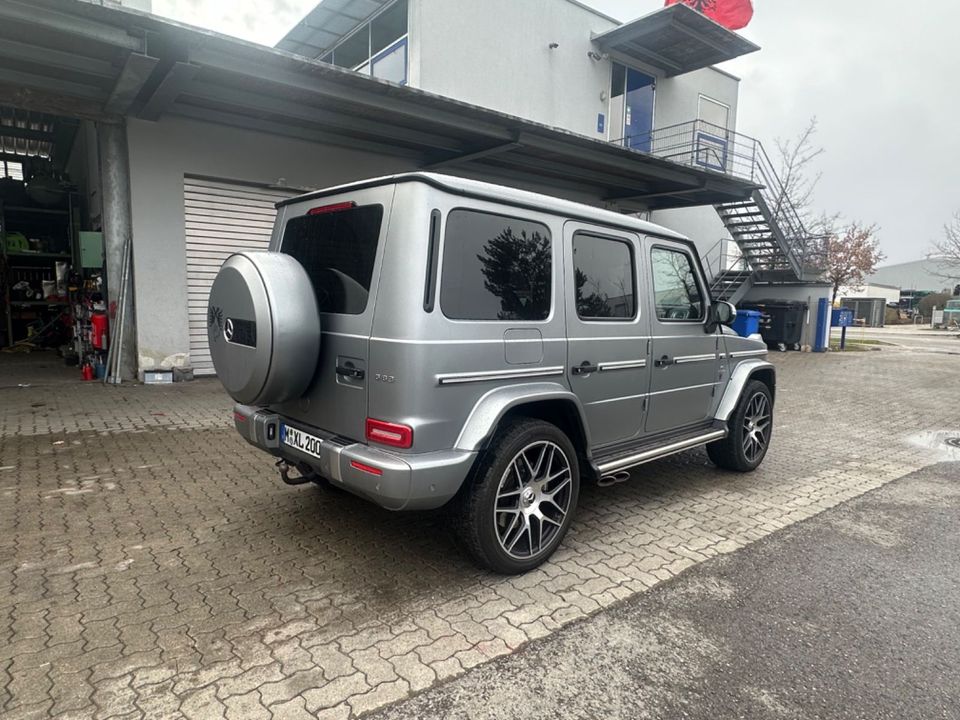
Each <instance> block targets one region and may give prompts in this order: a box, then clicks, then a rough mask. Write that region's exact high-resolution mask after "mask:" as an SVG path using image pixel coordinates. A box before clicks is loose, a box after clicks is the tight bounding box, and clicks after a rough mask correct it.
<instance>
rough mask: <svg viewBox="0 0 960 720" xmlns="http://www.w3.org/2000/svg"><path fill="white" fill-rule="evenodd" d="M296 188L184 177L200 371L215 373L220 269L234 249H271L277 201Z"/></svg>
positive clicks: (192, 323) (193, 335)
mask: <svg viewBox="0 0 960 720" xmlns="http://www.w3.org/2000/svg"><path fill="white" fill-rule="evenodd" d="M294 194H296V191H294V190H288V191H284V190H273V189H269V188H263V187H257V186H254V185H241V184H239V183H229V182H218V181H215V180H202V179H199V178H189V177H188V178H184V181H183V205H184V219H185V235H186V245H187V312H188V313H189V328H190V363H191V365H192V366H193V371H194V373H195V374H196V375H214V374H216V372H215V370H214V369H213V362H212V361H211V359H210V348H209V346H208V345H207V300H208V298H209V296H210V287H211V285H213V279H214V278H215V277H216V275H217V271H218V270H219V269H220V266H221V265H222V264H223V261H224V260H226V259H227V258H228V257H230V255H232V254H233V253H235V252H240V251H243V250H266V249H267V247H268V246H269V244H270V233H271V232H272V230H273V221H274V219H275V217H276V209H275V208H274V205H275V203H276V202H277V201H279V200H282V199H284V198H287V197H290V196H291V195H294Z"/></svg>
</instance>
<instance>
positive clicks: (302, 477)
mask: <svg viewBox="0 0 960 720" xmlns="http://www.w3.org/2000/svg"><path fill="white" fill-rule="evenodd" d="M294 469H296V471H297V473H298V475H297V476H296V477H290V472H291V471H292V470H294ZM277 470H279V471H280V479H281V480H283V482H284V483H286V484H287V485H306V484H307V483H309V482H313V481H314V478H315V477H316V474H315V473H312V472H310V473H305V472H304V471H303V469H302V468H300V467H297V468H294V467H293V466H292V465H290V463H288V462H287V461H286V460H277Z"/></svg>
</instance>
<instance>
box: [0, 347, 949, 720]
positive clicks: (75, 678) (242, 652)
mask: <svg viewBox="0 0 960 720" xmlns="http://www.w3.org/2000/svg"><path fill="white" fill-rule="evenodd" d="M774 359H775V361H776V362H777V363H778V365H779V366H780V388H779V394H778V406H777V411H778V424H777V427H776V431H775V434H774V446H773V448H772V450H771V453H770V455H769V456H768V458H767V461H766V462H765V464H764V465H763V467H762V468H761V469H760V470H759V471H758V472H756V473H754V474H751V475H745V476H744V475H735V474H726V473H721V472H719V471H717V470H716V469H715V468H713V467H712V466H711V465H710V464H709V463H708V462H707V460H706V457H705V455H704V454H703V453H702V452H700V451H697V452H691V453H687V454H684V455H679V456H675V457H674V458H671V459H669V460H665V461H661V462H658V463H655V464H651V465H648V466H646V467H644V468H643V469H642V470H641V471H640V472H638V473H636V475H637V477H636V478H635V480H634V481H633V482H630V483H625V484H622V485H618V486H616V487H613V488H609V489H606V490H600V489H597V488H588V489H586V490H585V491H584V492H583V493H582V496H581V500H580V507H579V510H578V516H577V519H576V521H575V522H574V524H573V527H572V528H571V532H570V534H569V535H568V537H567V540H566V542H565V544H564V547H562V548H561V550H560V551H559V552H558V553H557V555H556V556H555V559H554V560H553V561H551V562H550V563H549V564H548V565H546V566H545V567H543V568H542V569H540V570H537V571H534V572H532V573H529V574H527V575H525V576H522V577H517V578H501V577H498V576H494V575H490V574H486V573H483V572H480V571H478V570H477V569H475V568H474V567H473V566H472V565H471V564H470V563H469V562H468V561H466V560H465V559H464V557H463V556H462V555H461V554H460V553H459V552H458V551H457V549H456V546H455V545H454V544H453V542H452V541H451V539H450V538H449V536H448V534H447V532H446V530H445V525H444V522H443V517H442V514H439V513H432V514H417V515H393V514H390V513H387V512H385V511H381V510H378V509H377V508H374V507H372V506H370V505H368V504H366V503H364V502H362V501H360V500H357V499H355V498H353V497H351V496H348V495H345V494H342V493H339V492H334V491H323V490H321V489H319V488H315V487H312V486H311V487H307V488H303V487H301V488H288V487H286V486H284V485H282V484H280V482H279V480H278V479H277V478H276V476H275V474H274V471H273V469H272V463H271V461H270V458H268V457H267V456H265V455H263V454H261V453H259V452H257V451H255V450H254V449H253V448H250V447H249V446H247V445H246V444H244V443H243V441H242V440H241V439H240V438H239V437H238V436H237V435H236V434H235V433H234V431H233V429H232V427H230V422H231V421H230V413H229V408H230V403H229V401H228V398H227V397H226V396H225V395H224V394H223V393H222V391H221V390H220V387H219V385H218V384H217V383H216V382H215V381H197V382H194V383H190V384H183V385H175V386H167V387H144V386H133V385H131V386H123V387H120V388H113V387H103V386H101V385H99V384H94V383H86V384H84V383H75V384H64V383H59V384H50V385H44V384H42V380H41V384H31V387H27V388H20V387H16V386H13V387H10V383H8V382H3V381H2V380H3V378H0V530H2V532H0V716H2V717H4V718H10V719H13V718H26V717H50V716H56V717H75V718H110V717H123V718H135V717H149V718H170V717H192V718H193V717H197V718H217V717H227V718H260V717H263V718H269V717H275V718H298V717H308V716H319V717H321V718H328V717H329V718H347V717H349V716H351V715H359V714H363V713H366V712H368V711H370V710H372V709H374V708H377V707H380V706H383V705H385V704H387V703H390V702H392V701H395V700H398V699H400V698H403V697H406V696H408V695H409V694H411V693H414V692H417V691H420V690H423V689H425V688H427V687H429V686H431V685H433V684H434V683H437V682H439V681H442V680H445V679H448V678H451V677H454V676H457V675H460V674H462V673H463V672H465V671H466V670H468V669H470V668H472V667H474V666H476V665H478V664H480V663H483V662H485V661H487V660H489V659H490V658H494V657H497V656H500V655H504V654H507V653H511V652H513V651H514V650H516V649H517V648H518V647H520V646H521V645H523V644H524V643H526V642H527V641H529V640H532V639H537V638H540V637H543V636H545V635H548V634H550V633H551V632H552V631H554V630H556V629H557V628H559V627H560V626H562V625H564V624H567V623H569V622H570V621H572V620H575V619H577V618H580V617H582V616H584V615H586V614H590V613H594V612H596V611H598V610H600V609H602V608H605V607H608V606H610V605H612V604H613V603H616V602H617V601H619V600H621V599H624V598H627V597H630V596H632V595H635V594H637V593H641V592H644V591H645V590H647V589H648V588H650V587H653V586H654V585H656V584H657V583H659V582H661V581H663V580H665V579H667V578H670V577H671V576H673V575H675V574H676V573H679V572H681V571H682V570H683V569H685V568H687V567H690V566H691V565H693V564H696V563H698V562H701V561H702V560H704V559H705V558H708V557H711V556H714V555H717V554H721V553H729V552H732V551H735V550H736V549H738V548H740V547H743V546H745V545H747V544H749V543H751V542H752V541H754V540H757V539H759V538H761V537H763V536H765V535H768V534H769V533H772V532H774V531H776V530H777V529H779V528H783V527H785V526H787V525H790V524H792V523H794V522H797V521H799V520H802V519H804V518H807V517H810V516H811V515H814V514H816V513H819V512H820V511H822V510H824V509H826V508H829V507H833V506H835V505H837V504H839V503H842V502H844V501H846V500H848V499H850V498H853V497H856V496H858V495H861V494H863V493H864V492H866V491H868V490H870V489H872V488H876V487H879V486H881V485H883V484H885V483H887V482H889V481H891V480H893V479H895V478H898V477H900V476H903V475H905V474H907V473H909V472H912V471H914V470H916V469H918V468H920V467H923V466H925V465H928V464H931V463H933V462H935V461H937V460H938V459H939V455H938V453H937V452H936V451H932V450H924V449H922V448H920V447H919V446H915V445H912V444H911V443H910V442H909V436H911V435H913V434H915V433H919V432H921V431H936V430H960V406H958V404H957V402H956V393H955V392H948V391H947V389H946V388H947V387H948V384H949V383H948V381H947V378H949V377H951V376H952V377H953V378H956V376H957V367H958V366H957V359H956V358H955V357H951V356H946V355H932V354H917V355H916V356H910V358H909V359H908V358H907V357H906V356H905V355H904V354H903V353H899V352H891V353H887V352H871V353H850V354H847V355H843V356H840V355H838V354H832V355H828V356H813V355H804V354H788V355H778V356H776V357H775V358H774ZM3 372H4V370H3V366H2V365H0V374H2V373H3ZM2 386H6V387H2Z"/></svg>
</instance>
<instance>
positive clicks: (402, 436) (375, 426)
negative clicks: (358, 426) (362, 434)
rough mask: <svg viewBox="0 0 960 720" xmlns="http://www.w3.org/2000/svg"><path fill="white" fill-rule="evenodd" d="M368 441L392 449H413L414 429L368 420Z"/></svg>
mask: <svg viewBox="0 0 960 720" xmlns="http://www.w3.org/2000/svg"><path fill="white" fill-rule="evenodd" d="M367 440H369V441H370V442H375V443H379V444H381V445H389V446H391V447H398V448H408V447H412V446H413V428H412V427H410V426H409V425H399V424H397V423H391V422H385V421H383V420H374V419H373V418H367Z"/></svg>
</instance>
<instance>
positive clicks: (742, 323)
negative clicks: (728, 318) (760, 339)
mask: <svg viewBox="0 0 960 720" xmlns="http://www.w3.org/2000/svg"><path fill="white" fill-rule="evenodd" d="M730 327H732V328H733V331H734V332H735V333H736V334H737V335H739V336H740V337H750V336H751V335H756V334H757V333H758V332H760V311H759V310H737V318H736V320H734V321H733V325H731V326H730Z"/></svg>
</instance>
